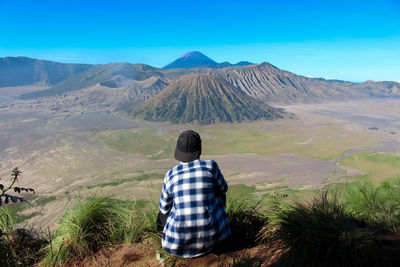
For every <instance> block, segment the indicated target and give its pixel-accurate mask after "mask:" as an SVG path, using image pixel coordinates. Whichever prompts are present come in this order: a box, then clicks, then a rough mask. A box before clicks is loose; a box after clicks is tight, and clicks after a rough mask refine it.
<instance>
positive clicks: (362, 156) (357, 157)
mask: <svg viewBox="0 0 400 267" xmlns="http://www.w3.org/2000/svg"><path fill="white" fill-rule="evenodd" d="M340 164H341V165H343V166H349V167H352V168H356V169H358V170H360V171H363V172H365V173H366V175H365V176H364V178H367V179H370V180H371V181H372V182H373V183H378V182H380V181H382V180H384V179H388V178H395V177H400V156H399V155H397V154H394V153H376V152H360V153H355V154H353V155H350V156H348V157H346V158H344V159H343V160H341V161H340Z"/></svg>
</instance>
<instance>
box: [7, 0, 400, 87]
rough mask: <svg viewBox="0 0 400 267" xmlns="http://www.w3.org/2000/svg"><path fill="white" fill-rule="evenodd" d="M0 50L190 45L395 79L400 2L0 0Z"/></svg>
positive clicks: (75, 53) (216, 53) (76, 52)
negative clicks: (0, 14) (64, 0)
mask: <svg viewBox="0 0 400 267" xmlns="http://www.w3.org/2000/svg"><path fill="white" fill-rule="evenodd" d="M0 11H1V13H2V16H1V17H0V25H2V27H0V57H6V56H27V57H33V58H38V59H46V60H52V61H58V62H68V63H92V64H100V63H109V62H121V61H124V62H130V63H144V64H149V65H152V66H155V67H163V66H165V65H166V64H168V63H170V62H172V61H173V60H175V59H176V58H178V57H180V56H182V55H183V54H185V53H186V52H188V51H200V52H202V53H204V54H205V55H207V56H208V57H210V58H212V59H213V60H215V61H217V62H224V61H229V62H231V63H236V62H239V61H250V62H254V63H261V62H264V61H266V62H269V63H271V64H273V65H275V66H277V67H279V68H281V69H285V70H288V71H291V72H294V73H296V74H300V75H304V76H309V77H322V78H329V79H341V80H349V81H359V82H362V81H365V80H370V79H371V80H392V81H399V80H400V75H399V73H400V64H399V63H398V62H400V46H399V44H400V16H399V15H400V2H399V1H397V0H382V1H373V0H364V1H359V0H357V1H345V0H336V1H332V0H327V1H316V0H305V1H294V0H284V1H279V2H277V1H254V0H253V1H245V2H244V1H237V0H233V1H225V0H224V1H218V2H215V1H208V0H206V1H202V2H201V3H198V2H194V1H193V2H189V1H168V2H165V1H152V2H145V1H123V0H117V1H113V2H112V3H110V2H108V1H94V0H88V1H76V0H72V1H68V2H60V1H44V0H39V1H34V2H33V1H28V0H19V1H7V0H0Z"/></svg>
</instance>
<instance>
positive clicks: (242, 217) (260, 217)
mask: <svg viewBox="0 0 400 267" xmlns="http://www.w3.org/2000/svg"><path fill="white" fill-rule="evenodd" d="M259 204H260V203H256V204H250V203H249V202H248V201H247V200H246V199H228V201H227V207H226V214H227V216H228V222H229V227H230V229H231V233H232V249H234V250H238V249H242V248H250V247H253V246H255V245H256V244H257V237H258V235H259V232H260V231H261V229H262V228H263V227H264V225H265V224H266V223H267V222H268V217H267V215H266V214H265V213H264V212H263V211H262V210H261V208H262V206H261V205H259Z"/></svg>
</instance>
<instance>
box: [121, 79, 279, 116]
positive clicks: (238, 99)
mask: <svg viewBox="0 0 400 267" xmlns="http://www.w3.org/2000/svg"><path fill="white" fill-rule="evenodd" d="M125 111H126V112H127V113H131V114H132V115H133V116H136V117H139V118H143V119H145V120H150V121H172V122H174V123H190V122H199V123H201V124H209V123H215V122H235V121H238V122H240V121H243V120H257V119H261V118H266V119H276V118H282V117H283V115H284V112H283V111H282V110H281V109H276V108H273V107H271V106H268V105H266V104H264V103H262V102H260V101H257V100H255V99H253V98H251V97H249V96H248V95H246V94H245V93H243V92H242V91H241V90H239V89H238V88H236V87H235V86H233V85H232V84H230V83H229V82H227V81H226V80H224V79H221V78H218V77H213V76H210V75H187V76H184V77H182V78H181V79H180V80H178V81H177V82H175V83H174V84H172V85H170V86H168V87H167V88H165V89H164V90H163V91H162V92H161V93H160V94H158V95H157V96H155V97H154V98H152V99H149V100H147V101H145V102H143V103H141V104H139V105H138V106H136V107H134V108H132V109H131V110H129V109H128V110H125Z"/></svg>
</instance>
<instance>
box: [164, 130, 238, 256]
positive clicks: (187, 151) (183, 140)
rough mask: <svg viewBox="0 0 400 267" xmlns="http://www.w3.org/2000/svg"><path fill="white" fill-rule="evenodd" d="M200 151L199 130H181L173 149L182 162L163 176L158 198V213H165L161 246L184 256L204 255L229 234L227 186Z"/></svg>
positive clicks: (214, 166)
mask: <svg viewBox="0 0 400 267" xmlns="http://www.w3.org/2000/svg"><path fill="white" fill-rule="evenodd" d="M201 151H202V148H201V139H200V135H199V134H198V133H196V132H195V131H192V130H188V131H184V132H182V133H181V135H180V136H179V138H178V141H177V144H176V149H175V159H176V160H178V161H181V163H179V164H178V165H177V166H176V167H174V168H173V169H171V170H169V171H168V172H167V174H166V175H165V179H164V185H163V190H162V193H161V198H160V212H161V214H160V215H164V216H166V215H168V218H167V219H166V222H165V226H164V229H163V234H162V242H161V244H162V247H163V248H164V249H165V250H166V251H167V252H169V253H171V254H172V255H175V256H178V257H183V258H192V257H197V256H200V255H203V254H206V253H208V252H210V251H211V249H212V248H213V247H214V246H215V245H217V244H219V243H220V242H221V241H224V240H226V239H227V238H229V237H230V235H231V232H230V229H229V225H228V220H227V217H226V212H225V203H224V199H225V193H226V191H227V190H228V185H227V183H226V181H225V179H224V177H223V175H222V173H221V171H220V170H219V167H218V165H217V163H216V162H215V161H213V160H200V155H201ZM161 217H162V216H161Z"/></svg>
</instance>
